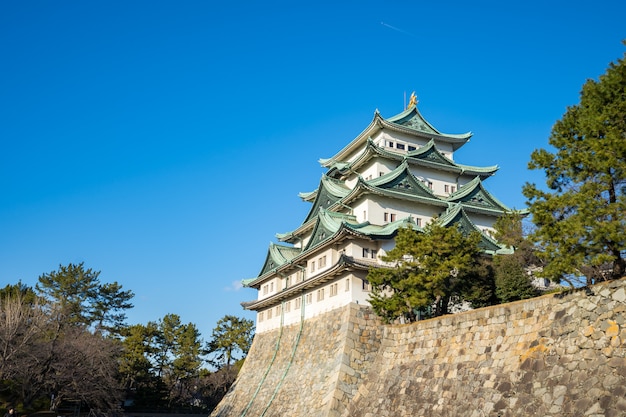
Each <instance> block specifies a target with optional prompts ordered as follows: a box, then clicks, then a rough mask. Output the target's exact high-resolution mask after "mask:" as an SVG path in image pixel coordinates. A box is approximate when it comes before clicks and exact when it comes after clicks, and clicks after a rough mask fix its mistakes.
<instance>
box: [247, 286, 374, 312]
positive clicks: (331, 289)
mask: <svg viewBox="0 0 626 417" xmlns="http://www.w3.org/2000/svg"><path fill="white" fill-rule="evenodd" d="M344 283H345V284H344V285H345V287H344V291H345V292H348V291H350V278H347V279H346V280H345V281H344ZM327 289H328V296H329V297H335V296H336V295H337V294H339V283H338V282H334V283H332V284H330V285H329V286H328V287H324V288H320V289H318V290H316V291H315V301H316V302H320V301H324V298H325V297H326V290H327ZM362 289H363V290H364V291H370V290H371V286H370V283H369V282H368V281H363V284H362ZM292 302H293V309H294V311H296V310H298V309H299V308H301V307H302V298H300V297H298V298H295V299H293V300H290V301H287V302H285V303H284V304H283V305H279V306H276V307H273V308H270V309H267V310H265V311H261V312H259V318H258V320H259V322H261V321H263V320H265V319H266V318H267V319H268V320H269V319H271V318H272V317H274V316H276V317H278V316H280V314H281V312H282V308H283V306H284V309H285V313H289V312H290V311H291V307H292ZM304 303H305V305H310V304H313V293H312V292H310V293H307V294H305V296H304Z"/></svg>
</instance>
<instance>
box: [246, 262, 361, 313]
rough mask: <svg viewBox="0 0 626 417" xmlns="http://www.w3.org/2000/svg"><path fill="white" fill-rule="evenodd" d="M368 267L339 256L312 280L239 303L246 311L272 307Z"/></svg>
mask: <svg viewBox="0 0 626 417" xmlns="http://www.w3.org/2000/svg"><path fill="white" fill-rule="evenodd" d="M370 266H372V265H369V264H368V263H361V262H358V261H356V260H354V258H352V257H349V256H346V255H341V257H340V258H339V259H338V260H337V262H336V263H335V265H333V266H332V267H331V268H329V269H327V270H326V271H324V272H323V273H321V274H319V275H318V276H315V277H313V278H310V279H307V280H304V281H302V282H299V283H297V284H294V285H292V286H291V287H287V288H285V289H284V290H282V291H280V292H278V293H276V294H273V295H271V296H269V297H267V298H264V299H262V300H254V301H248V302H243V303H241V306H242V307H243V308H244V309H246V310H260V309H262V308H265V307H268V306H274V305H276V304H277V303H279V302H281V301H283V300H284V299H287V298H292V297H293V296H295V295H299V294H301V293H302V292H303V291H304V290H307V289H309V288H313V287H316V286H318V285H319V284H321V283H324V282H326V281H330V280H331V279H333V278H334V277H335V276H336V275H338V274H340V273H342V272H344V271H346V270H348V271H349V270H350V269H352V268H353V269H358V270H363V271H367V270H368V269H369V268H370Z"/></svg>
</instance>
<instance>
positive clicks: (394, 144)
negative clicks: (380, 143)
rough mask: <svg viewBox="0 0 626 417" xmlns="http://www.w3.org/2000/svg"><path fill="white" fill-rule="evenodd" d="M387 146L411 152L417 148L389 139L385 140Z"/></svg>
mask: <svg viewBox="0 0 626 417" xmlns="http://www.w3.org/2000/svg"><path fill="white" fill-rule="evenodd" d="M387 147H389V148H396V149H399V150H401V151H404V150H408V151H409V152H412V151H414V150H416V149H417V147H415V146H413V145H405V144H404V143H400V142H393V141H391V140H388V141H387Z"/></svg>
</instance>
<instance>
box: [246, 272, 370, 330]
mask: <svg viewBox="0 0 626 417" xmlns="http://www.w3.org/2000/svg"><path fill="white" fill-rule="evenodd" d="M346 281H348V283H347V285H346ZM333 284H337V295H333V296H331V295H330V294H331V292H330V290H331V288H330V287H331V285H333ZM346 286H347V287H348V290H347V291H346ZM321 288H323V289H324V299H323V300H322V301H318V300H317V291H318V289H321ZM307 294H311V300H312V302H311V303H308V304H307V303H306V298H307V297H306V296H307ZM368 296H369V292H364V291H363V289H362V280H361V279H360V278H359V277H356V276H355V275H353V274H347V275H343V276H341V277H339V278H337V279H336V280H334V281H330V282H328V283H325V284H324V285H323V286H321V287H319V288H316V289H314V290H313V291H307V292H305V293H304V294H303V295H299V296H297V297H294V298H291V299H289V300H285V301H284V302H283V303H282V304H281V305H280V307H279V312H278V314H277V310H276V307H272V308H271V309H265V310H263V311H262V312H263V317H264V318H263V320H261V321H259V315H260V313H261V312H259V313H257V325H256V332H257V333H262V332H265V331H269V330H273V329H277V328H279V327H280V325H281V321H282V324H283V325H284V326H288V325H291V324H296V323H299V322H300V318H301V315H302V305H303V304H302V303H304V317H305V319H308V318H311V317H315V316H317V315H320V314H323V313H326V312H328V311H331V310H334V309H336V308H340V307H343V306H345V305H347V304H350V303H351V302H356V303H358V304H365V305H368V304H369V303H368V301H367V299H368ZM296 298H299V299H300V300H301V304H300V307H299V308H296V301H295V299H296ZM287 303H290V307H289V311H287ZM268 310H272V317H271V318H270V319H268V318H267V317H268Z"/></svg>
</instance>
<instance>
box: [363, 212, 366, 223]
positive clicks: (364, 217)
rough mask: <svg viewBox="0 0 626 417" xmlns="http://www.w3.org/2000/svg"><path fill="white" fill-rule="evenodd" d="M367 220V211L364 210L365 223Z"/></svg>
mask: <svg viewBox="0 0 626 417" xmlns="http://www.w3.org/2000/svg"><path fill="white" fill-rule="evenodd" d="M365 220H367V211H365V210H363V221H365Z"/></svg>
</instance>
